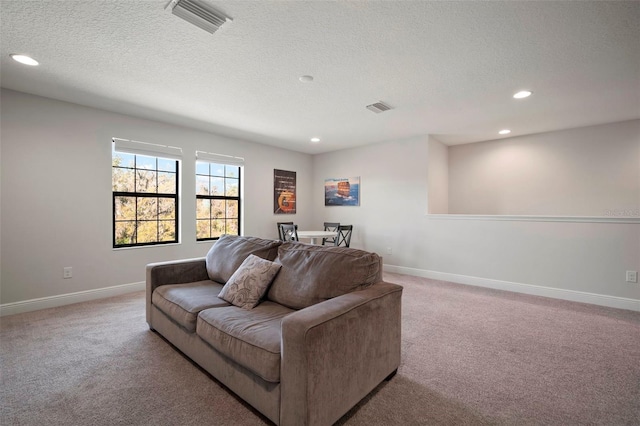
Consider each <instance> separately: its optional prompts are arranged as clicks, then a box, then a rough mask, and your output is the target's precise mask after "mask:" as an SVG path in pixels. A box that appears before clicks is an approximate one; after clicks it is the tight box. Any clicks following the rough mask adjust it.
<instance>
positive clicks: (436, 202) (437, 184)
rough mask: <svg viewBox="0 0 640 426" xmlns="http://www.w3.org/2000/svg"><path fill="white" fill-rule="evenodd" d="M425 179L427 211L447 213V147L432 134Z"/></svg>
mask: <svg viewBox="0 0 640 426" xmlns="http://www.w3.org/2000/svg"><path fill="white" fill-rule="evenodd" d="M427 181H428V182H429V190H428V197H429V202H428V204H429V205H428V208H429V213H431V214H447V213H449V147H448V146H446V145H445V144H443V143H442V142H440V141H439V140H437V139H436V138H434V137H433V136H429V151H428V155H427Z"/></svg>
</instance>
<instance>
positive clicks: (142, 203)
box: [138, 197, 158, 238]
mask: <svg viewBox="0 0 640 426" xmlns="http://www.w3.org/2000/svg"><path fill="white" fill-rule="evenodd" d="M157 218H158V199H157V198H147V197H138V220H156V219H157ZM138 238H139V237H138Z"/></svg>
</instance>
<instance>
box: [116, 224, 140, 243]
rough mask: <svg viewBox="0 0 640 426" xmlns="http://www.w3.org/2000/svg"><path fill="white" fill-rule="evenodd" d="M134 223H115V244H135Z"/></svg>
mask: <svg viewBox="0 0 640 426" xmlns="http://www.w3.org/2000/svg"><path fill="white" fill-rule="evenodd" d="M135 229H136V222H135V221H128V222H116V229H115V232H116V235H115V237H116V238H115V240H116V244H135V243H136V240H135Z"/></svg>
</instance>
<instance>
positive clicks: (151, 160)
mask: <svg viewBox="0 0 640 426" xmlns="http://www.w3.org/2000/svg"><path fill="white" fill-rule="evenodd" d="M136 168H138V169H146V170H157V169H156V157H147V156H146V155H136Z"/></svg>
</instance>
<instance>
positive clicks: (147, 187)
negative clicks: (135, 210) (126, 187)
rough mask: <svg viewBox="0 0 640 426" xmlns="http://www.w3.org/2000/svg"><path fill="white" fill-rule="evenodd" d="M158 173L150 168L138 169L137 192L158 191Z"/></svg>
mask: <svg viewBox="0 0 640 426" xmlns="http://www.w3.org/2000/svg"><path fill="white" fill-rule="evenodd" d="M157 178H158V173H157V172H155V171H150V170H137V172H136V192H152V193H157V192H158V187H157Z"/></svg>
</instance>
